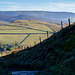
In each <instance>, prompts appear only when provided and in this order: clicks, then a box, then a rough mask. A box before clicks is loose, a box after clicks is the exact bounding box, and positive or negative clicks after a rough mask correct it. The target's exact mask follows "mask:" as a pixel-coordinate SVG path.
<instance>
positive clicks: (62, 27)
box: [61, 21, 63, 29]
mask: <svg viewBox="0 0 75 75" xmlns="http://www.w3.org/2000/svg"><path fill="white" fill-rule="evenodd" d="M61 29H63V23H62V21H61Z"/></svg>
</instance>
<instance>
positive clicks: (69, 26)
mask: <svg viewBox="0 0 75 75" xmlns="http://www.w3.org/2000/svg"><path fill="white" fill-rule="evenodd" d="M68 22H69V27H70V19H68Z"/></svg>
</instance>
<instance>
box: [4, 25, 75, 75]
mask: <svg viewBox="0 0 75 75" xmlns="http://www.w3.org/2000/svg"><path fill="white" fill-rule="evenodd" d="M55 36H56V39H55V38H54V35H52V36H51V37H50V38H48V39H46V40H44V41H43V42H42V43H41V44H38V45H36V46H34V47H32V48H30V49H27V50H24V51H21V52H18V53H15V54H11V55H8V56H6V57H3V58H4V60H3V61H4V64H5V66H7V67H8V66H10V67H14V68H22V69H26V70H40V72H39V73H38V74H37V75H75V67H74V65H75V63H74V61H75V25H74V26H71V27H70V28H69V27H67V28H65V29H63V30H61V31H60V32H58V33H56V34H55ZM15 65H17V66H15Z"/></svg>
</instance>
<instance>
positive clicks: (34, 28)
mask: <svg viewBox="0 0 75 75" xmlns="http://www.w3.org/2000/svg"><path fill="white" fill-rule="evenodd" d="M53 30H54V31H58V30H60V26H58V25H56V24H51V23H46V22H40V21H34V20H16V21H14V22H12V23H6V24H4V25H1V26H0V41H2V42H3V43H6V44H11V43H14V42H15V41H17V42H18V43H20V42H21V41H22V43H21V45H32V46H33V45H34V41H36V44H37V43H39V42H40V41H39V37H41V41H43V40H44V39H46V38H47V31H48V33H49V34H48V35H49V36H50V35H52V34H53V32H54V31H53ZM28 34H30V35H29V36H27V35H28ZM26 37H27V38H26ZM25 38H26V39H25Z"/></svg>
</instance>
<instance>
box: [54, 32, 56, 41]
mask: <svg viewBox="0 0 75 75" xmlns="http://www.w3.org/2000/svg"><path fill="white" fill-rule="evenodd" d="M54 40H56V36H55V31H54Z"/></svg>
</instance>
